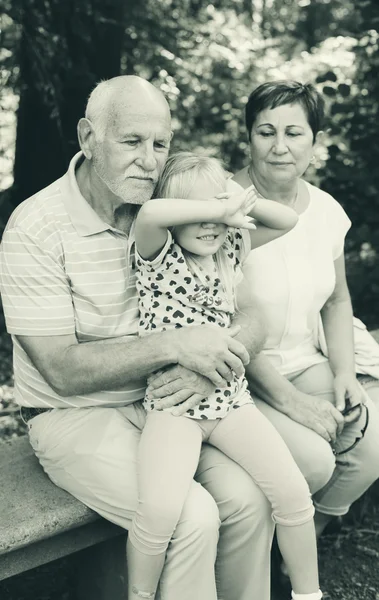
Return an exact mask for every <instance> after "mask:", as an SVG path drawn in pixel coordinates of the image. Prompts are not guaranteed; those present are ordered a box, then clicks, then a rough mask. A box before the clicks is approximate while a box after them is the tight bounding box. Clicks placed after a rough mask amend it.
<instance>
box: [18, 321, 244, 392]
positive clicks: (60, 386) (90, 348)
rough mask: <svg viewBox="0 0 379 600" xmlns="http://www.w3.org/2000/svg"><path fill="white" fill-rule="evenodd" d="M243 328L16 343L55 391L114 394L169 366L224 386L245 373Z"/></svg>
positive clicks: (30, 338)
mask: <svg viewBox="0 0 379 600" xmlns="http://www.w3.org/2000/svg"><path fill="white" fill-rule="evenodd" d="M237 332H238V328H234V329H233V330H228V331H225V330H221V328H220V330H217V331H215V328H213V327H210V326H206V325H204V326H199V327H191V328H186V329H185V330H184V329H183V330H173V331H167V332H162V333H154V334H151V335H149V336H146V337H143V338H137V337H131V338H122V341H120V342H112V341H109V340H108V341H105V342H103V341H94V342H86V343H81V344H79V343H78V341H77V339H76V336H75V335H73V334H72V335H62V336H52V337H48V336H38V337H37V336H22V335H18V336H17V339H18V341H19V342H20V344H21V346H22V347H23V349H24V350H25V352H26V353H27V354H28V356H29V358H30V359H31V361H32V362H33V364H34V365H35V367H36V368H37V369H38V370H39V372H40V373H41V374H42V376H43V377H44V378H45V379H46V381H47V383H48V384H49V385H50V386H51V387H52V388H53V390H54V391H55V392H56V393H58V394H59V395H61V396H73V395H78V394H90V393H92V392H97V391H100V390H114V389H118V388H121V387H123V386H125V385H126V384H128V383H130V382H131V381H135V380H137V379H141V378H144V377H147V376H148V375H149V374H150V373H152V372H153V371H155V370H157V369H160V368H163V367H166V366H167V365H169V364H180V365H183V366H184V367H186V368H188V369H191V370H193V371H196V372H197V373H200V374H202V375H204V376H205V377H207V378H209V379H210V380H211V381H212V382H213V383H214V385H216V386H217V385H225V381H229V380H230V379H231V378H232V375H231V372H230V369H233V370H234V371H236V372H239V373H241V374H242V373H243V370H244V367H243V364H244V363H247V362H248V353H247V352H246V350H245V348H244V346H243V345H242V344H241V343H240V342H238V341H237V340H236V339H234V338H233V335H236V333H237Z"/></svg>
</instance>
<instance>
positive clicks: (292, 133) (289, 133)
mask: <svg viewBox="0 0 379 600" xmlns="http://www.w3.org/2000/svg"><path fill="white" fill-rule="evenodd" d="M287 135H289V136H290V137H297V136H299V135H301V133H297V132H296V131H289V132H288V133H287Z"/></svg>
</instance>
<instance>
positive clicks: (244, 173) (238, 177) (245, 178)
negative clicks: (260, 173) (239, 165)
mask: <svg viewBox="0 0 379 600" xmlns="http://www.w3.org/2000/svg"><path fill="white" fill-rule="evenodd" d="M248 168H249V167H248V166H247V167H244V168H243V169H241V170H240V171H237V173H236V174H235V175H233V177H232V181H235V182H236V183H238V184H239V185H240V186H242V187H243V188H247V187H249V186H250V185H251V181H250V177H249V173H248Z"/></svg>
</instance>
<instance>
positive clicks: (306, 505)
mask: <svg viewBox="0 0 379 600" xmlns="http://www.w3.org/2000/svg"><path fill="white" fill-rule="evenodd" d="M208 442H209V443H210V444H212V445H214V446H216V447H217V448H219V449H220V450H222V451H223V452H224V453H225V454H226V455H227V456H229V457H230V458H232V459H233V460H235V461H236V462H237V463H238V464H240V465H241V466H242V467H243V468H244V469H246V471H247V472H248V473H249V474H250V475H251V477H252V478H253V480H254V481H255V482H256V483H257V484H258V485H259V487H260V488H261V489H262V491H263V492H264V493H265V495H266V496H267V498H268V499H269V500H270V502H271V505H272V508H273V518H274V521H275V522H276V524H277V536H278V543H279V547H280V550H281V553H282V555H283V557H284V560H285V562H286V565H287V568H288V572H289V575H290V578H291V583H292V587H293V590H294V591H295V592H296V593H298V594H311V593H317V592H318V590H319V581H318V568H317V547H316V535H315V529H314V524H313V520H312V517H313V513H314V509H313V506H312V502H311V497H310V492H309V488H308V485H307V483H306V481H305V479H304V478H303V476H302V474H301V472H300V470H299V468H298V467H297V465H296V464H295V462H294V460H293V458H292V456H291V454H290V452H289V450H288V448H287V446H286V445H285V443H284V441H283V440H282V438H281V437H280V435H279V434H278V433H277V431H276V430H275V428H274V427H273V426H272V425H271V423H270V422H269V421H268V420H267V419H266V418H265V417H264V416H263V415H262V414H261V413H260V412H259V410H258V409H257V408H256V407H255V406H254V405H252V404H248V405H245V406H242V407H241V408H238V409H236V410H233V411H232V412H231V413H230V414H229V415H228V416H227V417H225V418H224V419H222V420H221V421H220V423H219V424H218V426H217V427H216V428H215V429H214V431H213V432H212V434H211V435H210V437H209V440H208Z"/></svg>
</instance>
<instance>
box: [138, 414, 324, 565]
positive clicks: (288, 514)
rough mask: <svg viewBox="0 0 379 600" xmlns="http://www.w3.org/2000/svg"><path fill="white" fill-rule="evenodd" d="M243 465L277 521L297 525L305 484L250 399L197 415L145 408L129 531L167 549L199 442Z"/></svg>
mask: <svg viewBox="0 0 379 600" xmlns="http://www.w3.org/2000/svg"><path fill="white" fill-rule="evenodd" d="M204 441H207V442H208V443H209V444H211V445H212V446H215V447H216V448H218V449H219V450H222V452H223V453H224V454H226V455H227V456H229V457H230V458H232V459H233V460H235V461H236V463H238V464H239V465H240V466H241V467H243V468H244V469H245V470H246V471H247V472H248V473H249V475H250V476H251V477H252V479H253V480H254V481H255V483H256V484H257V485H258V486H259V487H260V489H261V490H262V491H263V493H264V494H265V496H266V497H267V498H268V500H269V501H270V504H271V506H272V511H273V512H272V516H273V519H274V521H275V522H276V523H279V524H281V525H285V526H291V525H302V524H304V523H306V522H307V521H310V520H312V518H313V515H314V507H313V504H312V501H311V494H310V491H309V487H308V484H307V483H306V481H305V479H304V477H303V476H302V474H301V472H300V470H299V468H298V467H297V465H296V463H295V461H294V460H293V458H292V456H291V453H290V452H289V450H288V448H287V446H286V445H285V443H284V442H283V440H282V438H281V437H280V435H279V434H278V433H277V431H276V429H275V428H274V427H273V425H271V423H270V421H268V419H266V417H265V416H264V415H262V413H260V412H259V410H258V409H257V408H256V407H255V406H254V404H252V403H249V404H245V405H243V406H242V407H240V408H236V409H232V410H231V411H230V412H229V413H228V414H227V415H226V416H225V417H224V418H222V419H217V420H200V419H191V418H188V417H185V416H183V417H174V416H172V414H171V413H169V412H167V411H152V412H148V414H147V420H146V425H145V427H144V430H143V432H142V436H141V441H140V444H139V460H138V489H139V505H138V509H137V512H136V514H135V517H134V519H133V523H132V527H131V530H130V532H129V539H130V542H131V543H132V544H133V545H134V546H135V547H136V548H137V549H138V550H139V551H140V552H142V553H143V554H148V555H158V554H162V553H164V552H165V551H166V549H167V547H168V544H169V542H170V539H171V537H172V535H173V532H174V530H175V528H176V525H177V523H178V521H179V518H180V515H181V512H182V509H183V506H184V503H185V500H186V497H187V494H188V491H189V489H190V487H191V482H192V480H193V477H194V474H195V472H196V469H197V463H198V461H199V455H200V451H201V445H202V442H204Z"/></svg>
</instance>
